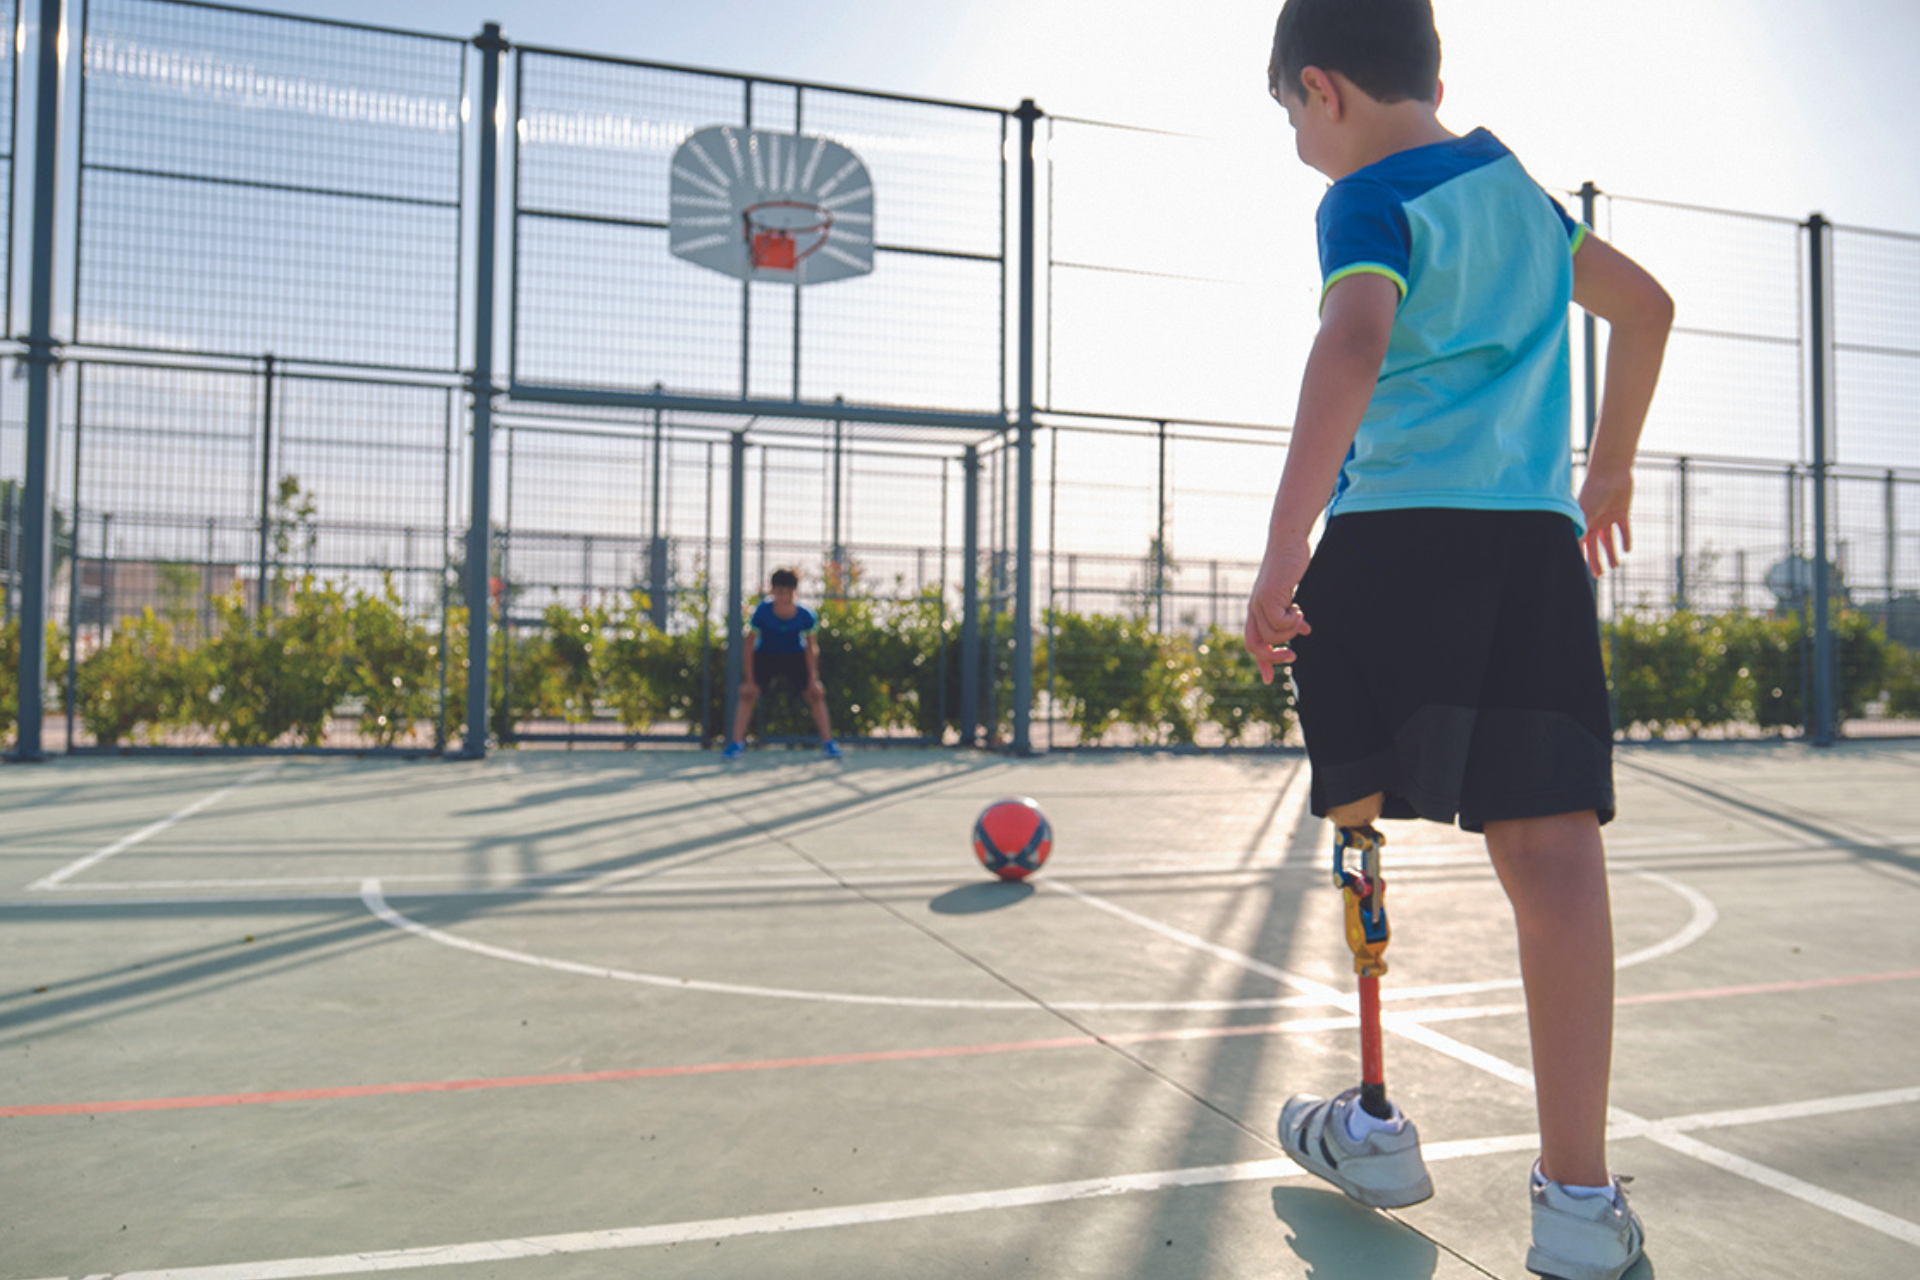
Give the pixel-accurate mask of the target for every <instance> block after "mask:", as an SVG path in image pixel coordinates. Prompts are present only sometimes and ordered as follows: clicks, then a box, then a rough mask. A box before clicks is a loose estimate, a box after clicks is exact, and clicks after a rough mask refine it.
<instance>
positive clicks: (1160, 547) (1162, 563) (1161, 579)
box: [1153, 422, 1167, 633]
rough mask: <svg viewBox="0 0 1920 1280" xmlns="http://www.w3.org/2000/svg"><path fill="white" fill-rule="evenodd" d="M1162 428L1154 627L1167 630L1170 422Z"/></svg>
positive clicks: (1156, 489)
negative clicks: (1168, 438)
mask: <svg viewBox="0 0 1920 1280" xmlns="http://www.w3.org/2000/svg"><path fill="white" fill-rule="evenodd" d="M1159 427H1160V441H1159V443H1160V460H1159V464H1158V468H1157V470H1156V472H1155V477H1156V478H1155V480H1154V485H1153V490H1154V501H1155V506H1154V517H1153V629H1154V630H1155V631H1157V632H1162V633H1164V632H1165V631H1166V629H1167V424H1166V423H1164V422H1162V423H1160V424H1159Z"/></svg>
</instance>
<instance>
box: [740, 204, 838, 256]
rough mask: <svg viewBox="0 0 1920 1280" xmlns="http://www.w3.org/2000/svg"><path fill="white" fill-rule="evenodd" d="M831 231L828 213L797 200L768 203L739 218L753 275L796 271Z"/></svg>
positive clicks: (748, 211) (753, 207)
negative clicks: (756, 272)
mask: <svg viewBox="0 0 1920 1280" xmlns="http://www.w3.org/2000/svg"><path fill="white" fill-rule="evenodd" d="M832 229H833V215H832V214H831V213H829V212H827V211H826V210H825V209H822V208H821V207H820V206H819V205H816V204H805V203H802V202H801V201H798V200H768V201H765V202H764V203H761V204H756V205H750V206H749V207H747V208H746V209H744V210H742V211H741V214H740V234H741V235H742V236H743V237H744V238H745V240H746V242H747V254H748V257H749V258H750V259H751V261H752V263H753V269H754V270H756V271H797V270H798V269H799V267H800V264H801V262H803V261H805V260H806V259H807V257H809V256H810V255H811V254H813V253H814V252H815V251H817V250H818V249H819V248H820V246H821V245H823V244H825V243H826V242H827V234H828V232H830V231H831V230H832Z"/></svg>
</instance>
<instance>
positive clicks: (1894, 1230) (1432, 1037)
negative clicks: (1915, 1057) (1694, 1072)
mask: <svg viewBox="0 0 1920 1280" xmlns="http://www.w3.org/2000/svg"><path fill="white" fill-rule="evenodd" d="M1056 887H1059V888H1067V886H1063V885H1059V884H1058V883H1057V882H1056ZM1067 891H1068V892H1069V893H1071V894H1072V895H1073V896H1074V897H1076V898H1079V899H1080V900H1081V901H1083V902H1085V903H1087V904H1088V905H1090V906H1095V907H1099V908H1101V909H1102V910H1104V911H1108V912H1110V913H1112V914H1114V915H1117V916H1121V917H1122V918H1124V919H1128V920H1132V921H1135V922H1137V923H1139V924H1141V925H1142V926H1144V927H1145V928H1148V929H1151V930H1152V931H1153V932H1155V933H1158V934H1160V935H1161V936H1163V937H1167V938H1171V939H1174V940H1175V941H1182V942H1187V943H1189V944H1190V945H1193V946H1195V947H1196V949H1198V950H1200V951H1204V952H1205V953H1207V954H1208V955H1212V956H1217V957H1219V958H1220V959H1222V960H1226V961H1227V962H1228V963H1230V964H1236V965H1239V966H1240V967H1241V968H1244V969H1247V970H1248V971H1250V972H1253V973H1261V974H1267V975H1270V976H1277V977H1280V978H1281V979H1282V980H1283V981H1290V982H1292V983H1293V984H1294V985H1296V986H1300V987H1301V988H1302V989H1303V990H1304V989H1306V988H1308V987H1317V988H1320V989H1321V990H1325V991H1327V992H1329V993H1330V995H1331V997H1332V998H1331V999H1329V1000H1328V1001H1327V1003H1329V1004H1331V1005H1334V1006H1336V1007H1338V1008H1341V1009H1344V1010H1348V1011H1353V1010H1354V1009H1355V1007H1356V1005H1357V1003H1358V1002H1357V1000H1356V999H1355V997H1353V996H1350V995H1348V994H1346V993H1345V992H1343V991H1339V990H1337V989H1335V988H1332V987H1328V986H1327V985H1326V984H1324V983H1318V982H1315V981H1314V980H1313V979H1311V978H1302V977H1299V976H1298V975H1295V974H1289V973H1287V972H1286V971H1285V970H1283V969H1278V968H1276V967H1275V966H1273V965H1270V964H1268V963H1266V962H1265V961H1263V960H1256V959H1254V958H1253V957H1252V956H1249V955H1245V954H1243V953H1241V952H1237V951H1233V950H1231V949H1230V948H1227V947H1222V946H1220V945H1218V944H1217V943H1212V942H1208V941H1206V940H1205V939H1202V938H1195V937H1194V936H1193V935H1192V934H1189V933H1186V932H1184V931H1182V930H1180V929H1176V928H1174V927H1173V926H1171V925H1167V924H1163V923H1161V922H1159V921H1157V920H1153V919H1151V918H1150V917H1147V916H1143V915H1140V914H1138V913H1137V912H1133V911H1129V910H1127V909H1126V908H1125V907H1120V906H1117V905H1115V904H1113V903H1109V902H1103V901H1102V900H1100V899H1099V898H1096V897H1094V896H1093V895H1091V894H1088V893H1084V892H1081V891H1080V890H1076V889H1070V888H1069V889H1068V890H1067ZM1380 1027H1381V1030H1383V1031H1391V1032H1394V1033H1395V1034H1397V1035H1399V1036H1401V1037H1403V1038H1405V1039H1408V1040H1411V1041H1413V1042H1414V1043H1416V1044H1419V1045H1424V1046H1425V1047H1427V1048H1429V1049H1432V1050H1433V1051H1434V1052H1436V1053H1440V1054H1444V1055H1445V1056H1447V1057H1449V1058H1452V1059H1454V1060H1455V1061H1457V1062H1463V1063H1466V1064H1467V1065H1468V1066H1471V1067H1477V1068H1478V1069H1480V1070H1482V1071H1485V1072H1487V1073H1488V1074H1490V1075H1493V1076H1496V1077H1498V1078H1499V1079H1502V1080H1506V1081H1509V1082H1510V1083H1513V1084H1516V1085H1520V1086H1522V1087H1524V1088H1526V1089H1528V1090H1532V1088H1533V1086H1534V1078H1533V1072H1531V1071H1528V1070H1526V1069H1525V1068H1523V1067H1518V1066H1515V1065H1514V1064H1513V1063H1511V1062H1508V1061H1506V1060H1505V1059H1504V1058H1500V1057H1497V1056H1495V1055H1494V1054H1491V1053H1487V1052H1485V1051H1484V1050H1481V1049H1476V1048H1474V1047H1473V1046H1472V1045H1469V1044H1465V1043H1463V1042H1461V1041H1459V1040H1455V1039H1454V1038H1453V1037H1451V1036H1447V1035H1443V1034H1441V1033H1440V1032H1438V1031H1435V1030H1434V1029H1433V1028H1431V1027H1428V1026H1425V1025H1422V1023H1421V1022H1420V1021H1419V1020H1418V1019H1416V1018H1412V1017H1409V1016H1407V1015H1405V1014H1392V1013H1387V1014H1382V1015H1381V1018H1380ZM1907 1092H1908V1091H1906V1090H1894V1091H1891V1093H1890V1094H1885V1095H1868V1096H1886V1097H1891V1098H1892V1099H1893V1100H1894V1101H1905V1100H1907V1098H1906V1095H1907ZM1765 1110H1766V1111H1767V1112H1768V1118H1770V1119H1778V1118H1784V1116H1783V1113H1782V1110H1781V1109H1779V1108H1768V1109H1765ZM1718 1114H1719V1116H1720V1117H1722V1118H1723V1119H1724V1117H1726V1116H1729V1115H1737V1114H1739V1113H1729V1112H1722V1113H1718ZM1607 1120H1608V1126H1609V1132H1615V1131H1617V1132H1620V1133H1623V1134H1635V1135H1638V1136H1642V1137H1645V1138H1646V1139H1648V1140H1649V1141H1652V1142H1656V1143H1659V1144H1660V1145H1661V1146H1664V1147H1667V1148H1668V1149H1669V1150H1672V1151H1677V1152H1680V1153H1681V1154H1683V1155H1688V1156H1691V1157H1693V1158H1694V1159H1696V1160H1699V1161H1701V1162H1703V1163H1706V1164H1710V1165H1712V1166H1714V1167H1715V1168H1717V1169H1720V1170H1723V1171H1724V1172H1727V1173H1731V1174H1734V1175H1735V1176H1736V1177H1741V1178H1745V1179H1747V1180H1748V1181H1751V1182H1756V1183H1758V1184H1760V1185H1761V1186H1764V1187H1769V1188H1771V1189H1773V1190H1775V1191H1780V1192H1783V1193H1785V1194H1786V1195H1790V1196H1792V1197H1794V1198H1795V1199H1797V1200H1800V1201H1803V1202H1804V1203H1806V1204H1810V1205H1813V1206H1815V1207H1817V1208H1820V1209H1825V1210H1827V1211H1828V1212H1830V1213H1834V1214H1837V1215H1839V1216H1840V1217H1843V1218H1846V1219H1848V1220H1849V1221H1852V1222H1856V1223H1859V1224H1860V1225H1861V1226H1864V1227H1868V1228H1870V1229H1872V1230H1874V1231H1878V1232H1881V1233H1882V1234H1884V1235H1889V1236H1892V1237H1893V1238H1894V1239H1896V1240H1902V1241H1905V1242H1907V1243H1909V1244H1916V1245H1920V1225H1916V1224H1915V1223H1911V1222H1908V1221H1907V1220H1906V1219H1904V1218H1898V1217H1895V1216H1894V1215H1892V1214H1890V1213H1886V1212H1883V1211H1882V1210H1879V1209H1876V1208H1874V1207H1873V1206H1872V1205H1868V1204H1863V1203H1861V1202H1860V1201H1858V1200H1855V1199H1852V1198H1851V1197H1849V1196H1843V1195H1841V1194H1840V1193H1838V1192H1836V1191H1829V1190H1827V1189H1826V1188H1825V1187H1820V1186H1815V1185H1814V1184H1813V1183H1811V1182H1807V1181H1804V1180H1803V1179H1800V1178H1796V1177H1794V1176H1793V1175H1792V1174H1788V1173H1782V1172H1781V1171H1780V1170H1778V1169H1774V1168H1772V1167H1770V1166H1767V1165H1763V1164H1760V1163H1758V1162H1756V1161H1752V1160H1748V1159H1746V1158H1745V1157H1743V1156H1737V1155H1734V1154H1733V1153H1732V1152H1730V1151H1722V1150H1721V1149H1720V1148H1718V1147H1713V1146H1709V1145H1707V1144H1706V1143H1704V1142H1701V1141H1699V1140H1698V1139H1696V1138H1690V1137H1687V1136H1686V1135H1685V1134H1683V1133H1681V1132H1680V1131H1679V1128H1678V1126H1677V1124H1676V1122H1674V1121H1666V1122H1657V1121H1650V1120H1646V1119H1644V1118H1642V1117H1640V1116H1636V1115H1634V1114H1633V1113H1631V1112H1628V1111H1623V1110H1621V1109H1619V1108H1618V1107H1609V1108H1608V1109H1607ZM1701 1127H1706V1126H1705V1125H1702V1126H1701Z"/></svg>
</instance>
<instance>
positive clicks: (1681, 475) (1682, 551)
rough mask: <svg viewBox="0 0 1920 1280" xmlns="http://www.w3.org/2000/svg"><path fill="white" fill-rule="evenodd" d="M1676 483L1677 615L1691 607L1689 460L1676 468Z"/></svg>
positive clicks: (1674, 567) (1675, 605)
mask: <svg viewBox="0 0 1920 1280" xmlns="http://www.w3.org/2000/svg"><path fill="white" fill-rule="evenodd" d="M1675 471H1676V475H1675V477H1674V483H1675V485H1676V486H1677V487H1678V489H1679V495H1678V496H1679V499H1680V500H1679V502H1677V503H1676V504H1675V506H1676V508H1677V512H1678V515H1679V519H1680V529H1679V540H1678V545H1677V546H1676V547H1675V548H1674V553H1673V608H1674V611H1675V612H1676V613H1684V612H1686V610H1687V609H1688V608H1689V607H1690V602H1689V600H1688V599H1687V535H1688V532H1689V531H1688V528H1687V523H1688V521H1687V516H1688V511H1687V497H1688V490H1689V487H1690V486H1689V485H1688V476H1687V460H1686V459H1685V458H1681V459H1680V461H1679V465H1678V466H1677V467H1676V468H1675Z"/></svg>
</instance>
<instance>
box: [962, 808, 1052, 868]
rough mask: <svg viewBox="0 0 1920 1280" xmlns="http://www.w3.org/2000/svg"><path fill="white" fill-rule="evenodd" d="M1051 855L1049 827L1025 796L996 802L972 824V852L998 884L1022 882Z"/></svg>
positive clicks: (1038, 810)
mask: <svg viewBox="0 0 1920 1280" xmlns="http://www.w3.org/2000/svg"><path fill="white" fill-rule="evenodd" d="M1052 851H1053V827H1052V826H1051V825H1050V824H1049V823H1048V822H1047V815H1046V814H1044V813H1042V812H1040V806H1039V805H1037V804H1035V803H1034V802H1033V801H1031V800H1029V799H1027V798H1026V797H1025V796H1019V797H1016V798H1014V799H1011V800H996V801H995V802H994V803H992V804H990V805H988V806H987V807H986V808H985V809H984V810H982V811H981V814H980V816H979V818H977V819H976V820H975V821H974V824H973V852H974V854H975V855H976V856H977V857H978V858H979V859H980V865H981V866H983V867H985V868H986V869H987V870H989V871H991V872H993V874H995V875H996V876H999V877H1000V878H1001V879H1002V880H1025V879H1026V878H1027V877H1028V876H1030V875H1032V874H1033V873H1034V872H1036V871H1038V870H1039V869H1040V868H1041V866H1042V865H1043V864H1044V863H1045V862H1046V860H1047V855H1048V854H1049V853H1051V852H1052Z"/></svg>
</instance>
